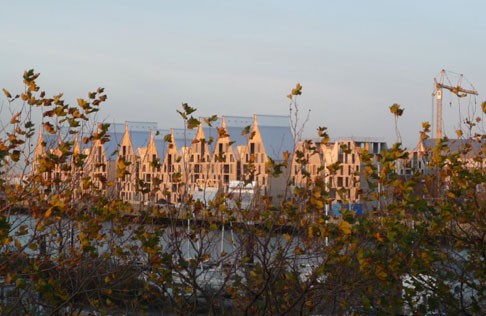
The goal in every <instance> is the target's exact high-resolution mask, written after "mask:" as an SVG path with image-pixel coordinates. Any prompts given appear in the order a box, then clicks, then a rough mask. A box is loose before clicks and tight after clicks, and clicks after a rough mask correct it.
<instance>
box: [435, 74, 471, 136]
mask: <svg viewBox="0 0 486 316" xmlns="http://www.w3.org/2000/svg"><path fill="white" fill-rule="evenodd" d="M446 76H447V75H446V71H445V70H444V69H442V71H441V72H440V78H439V80H437V79H436V78H434V83H435V91H434V95H435V98H436V101H437V103H436V104H437V105H436V112H437V113H436V115H437V116H436V127H435V137H436V138H442V131H443V128H442V90H443V89H446V90H449V91H450V92H452V93H454V94H455V95H456V96H457V97H458V98H464V97H466V96H467V95H468V94H472V95H478V92H477V91H476V90H475V89H474V88H473V89H464V88H463V87H462V86H461V83H462V79H463V77H464V76H463V75H462V74H461V75H460V76H459V80H458V82H457V85H456V86H451V85H447V84H444V79H445V78H446Z"/></svg>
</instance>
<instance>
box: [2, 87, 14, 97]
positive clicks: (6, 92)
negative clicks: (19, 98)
mask: <svg viewBox="0 0 486 316" xmlns="http://www.w3.org/2000/svg"><path fill="white" fill-rule="evenodd" d="M2 90H3V93H4V94H5V96H6V97H7V98H12V95H11V94H10V92H8V90H7V89H5V88H3V89H2Z"/></svg>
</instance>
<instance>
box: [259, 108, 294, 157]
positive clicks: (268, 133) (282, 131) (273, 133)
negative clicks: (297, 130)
mask: <svg viewBox="0 0 486 316" xmlns="http://www.w3.org/2000/svg"><path fill="white" fill-rule="evenodd" d="M257 124H258V129H259V130H260V134H261V137H262V140H263V146H265V151H266V153H267V156H268V157H270V158H271V159H273V160H276V161H279V160H282V159H283V153H284V152H286V151H287V152H289V153H292V152H293V150H294V145H295V144H294V136H293V134H292V130H291V127H290V117H289V116H277V115H257Z"/></svg>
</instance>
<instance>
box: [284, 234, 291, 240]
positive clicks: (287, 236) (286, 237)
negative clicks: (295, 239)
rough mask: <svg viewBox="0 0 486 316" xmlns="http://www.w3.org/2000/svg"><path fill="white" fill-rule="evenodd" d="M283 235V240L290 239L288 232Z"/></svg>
mask: <svg viewBox="0 0 486 316" xmlns="http://www.w3.org/2000/svg"><path fill="white" fill-rule="evenodd" d="M284 237H285V240H286V241H290V240H291V239H292V236H290V235H289V234H287V233H285V234H284Z"/></svg>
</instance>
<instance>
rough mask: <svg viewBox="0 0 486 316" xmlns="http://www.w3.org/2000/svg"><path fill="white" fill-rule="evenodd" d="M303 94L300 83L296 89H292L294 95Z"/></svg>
mask: <svg viewBox="0 0 486 316" xmlns="http://www.w3.org/2000/svg"><path fill="white" fill-rule="evenodd" d="M301 94H302V86H301V85H300V83H298V84H296V85H295V88H294V89H292V95H301Z"/></svg>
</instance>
